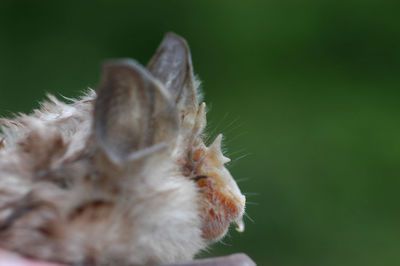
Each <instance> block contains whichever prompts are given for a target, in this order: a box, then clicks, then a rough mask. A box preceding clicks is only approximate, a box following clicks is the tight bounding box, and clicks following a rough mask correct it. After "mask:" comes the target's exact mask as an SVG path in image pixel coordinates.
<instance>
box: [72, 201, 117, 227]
mask: <svg viewBox="0 0 400 266" xmlns="http://www.w3.org/2000/svg"><path fill="white" fill-rule="evenodd" d="M113 206H114V204H113V203H111V202H107V201H104V200H94V201H91V202H87V203H84V204H82V205H80V206H78V207H77V208H76V209H75V210H74V211H73V212H72V213H71V214H70V215H69V220H70V221H78V220H84V221H85V222H88V221H89V222H96V221H97V220H99V219H101V218H102V217H105V216H108V215H109V213H110V211H111V209H112V208H113Z"/></svg>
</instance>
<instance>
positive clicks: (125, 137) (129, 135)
mask: <svg viewBox="0 0 400 266" xmlns="http://www.w3.org/2000/svg"><path fill="white" fill-rule="evenodd" d="M177 132H178V111H177V109H176V107H175V104H174V102H173V101H172V100H171V96H170V95H169V93H168V91H166V90H165V89H164V88H163V86H162V85H161V84H160V83H159V82H158V81H156V80H155V79H154V78H153V77H152V76H151V75H150V74H149V73H148V72H147V70H146V69H144V68H143V67H142V66H140V65H139V64H138V63H137V62H135V61H134V60H130V59H124V60H117V61H110V62H106V63H105V64H104V65H103V71H102V77H101V80H100V85H99V89H98V95H97V100H96V103H95V108H94V135H95V140H96V142H97V144H98V145H99V146H100V147H101V148H102V149H103V151H104V152H105V154H106V155H107V156H108V158H109V159H110V160H111V161H113V162H114V163H123V162H126V161H128V160H134V159H135V158H141V157H143V156H145V155H148V154H151V153H153V152H155V151H157V150H160V149H162V148H165V147H166V146H168V145H172V144H173V142H174V140H175V138H176V135H177Z"/></svg>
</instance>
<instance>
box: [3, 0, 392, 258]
mask: <svg viewBox="0 0 400 266" xmlns="http://www.w3.org/2000/svg"><path fill="white" fill-rule="evenodd" d="M35 2H36V3H33V1H26V2H21V1H2V2H1V4H0V110H1V111H0V114H1V115H3V116H9V115H10V114H11V113H12V112H19V111H23V112H30V111H31V110H32V108H35V107H37V106H38V104H37V102H38V101H39V100H42V99H43V98H44V95H45V93H46V92H51V93H54V94H56V95H60V94H62V95H65V96H69V97H73V96H79V95H80V94H81V91H82V90H84V89H86V88H87V87H92V88H96V84H97V82H98V78H99V66H100V63H101V62H102V61H104V60H105V59H109V58H118V57H132V58H135V59H137V60H138V61H140V62H141V63H142V64H146V63H147V61H148V60H149V59H150V57H151V56H152V54H153V52H154V50H155V49H156V47H157V46H158V44H159V43H160V41H161V39H162V37H163V35H164V33H166V32H168V31H174V32H176V33H178V34H180V35H182V36H183V37H185V38H186V39H187V41H188V42H189V44H190V46H191V50H192V57H193V63H194V68H195V71H196V73H197V74H198V75H199V77H200V78H201V80H202V81H203V86H202V87H203V90H204V92H205V100H206V102H207V103H208V106H209V107H210V112H209V114H208V118H209V126H208V129H209V132H210V135H211V138H212V136H215V135H216V134H217V133H219V132H222V133H224V135H225V136H226V141H225V147H226V150H227V154H228V155H229V156H230V157H231V158H232V159H233V162H232V163H231V164H230V166H229V168H230V170H231V172H232V174H233V176H234V177H235V178H236V179H237V180H238V182H239V185H240V187H241V188H242V190H243V191H244V192H245V193H247V195H248V201H249V204H248V206H247V214H248V216H249V217H250V218H251V219H250V218H246V227H247V228H246V231H245V232H244V233H242V234H239V233H237V232H235V231H234V230H231V232H230V234H229V236H228V237H226V238H225V239H224V240H223V243H217V244H215V245H214V246H213V247H212V248H211V249H210V250H209V251H208V252H204V253H203V254H202V255H201V256H217V255H224V254H229V253H233V252H245V253H247V254H249V255H250V256H251V257H252V258H253V259H254V260H255V261H256V262H257V263H258V264H259V265H400V255H399V250H400V212H399V192H398V190H399V188H400V179H399V170H400V104H399V99H400V75H399V71H400V16H399V10H400V9H399V8H400V6H399V5H395V4H389V3H382V2H378V1H377V2H376V3H373V2H367V1H364V2H361V1H360V3H363V4H356V3H345V2H342V3H320V2H316V1H315V2H303V3H302V4H299V3H295V2H294V1H293V2H287V3H281V1H265V2H257V1H247V2H245V1H243V2H239V1H218V2H217V1H202V2H200V1H140V2H135V1H81V2H78V1H75V2H73V1H69V2H67V1H64V2H58V1H48V2H40V1H35ZM378 3H379V4H378Z"/></svg>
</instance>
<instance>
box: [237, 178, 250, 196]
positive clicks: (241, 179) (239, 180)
mask: <svg viewBox="0 0 400 266" xmlns="http://www.w3.org/2000/svg"><path fill="white" fill-rule="evenodd" d="M248 180H250V178H248V177H244V178H238V179H235V181H236V183H240V182H244V181H248ZM245 194H246V193H245Z"/></svg>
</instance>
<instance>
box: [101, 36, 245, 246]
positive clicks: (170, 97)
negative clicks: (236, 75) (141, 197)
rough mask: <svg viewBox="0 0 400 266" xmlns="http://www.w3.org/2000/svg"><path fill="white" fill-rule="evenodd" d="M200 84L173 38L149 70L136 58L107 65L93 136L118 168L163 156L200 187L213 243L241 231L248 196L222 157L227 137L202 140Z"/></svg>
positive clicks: (205, 231) (205, 232)
mask: <svg viewBox="0 0 400 266" xmlns="http://www.w3.org/2000/svg"><path fill="white" fill-rule="evenodd" d="M197 87H198V84H197V82H196V81H195V79H194V76H193V69H192V62H191V55H190V51H189V47H188V45H187V43H186V41H185V40H184V39H182V38H181V37H179V36H177V35H175V34H173V33H169V34H167V35H166V37H165V38H164V40H163V41H162V43H161V44H160V46H159V48H158V49H157V51H156V53H155V55H154V56H153V58H152V59H151V60H150V62H149V64H148V66H147V68H146V69H144V68H142V67H141V66H140V65H139V64H137V63H136V62H134V61H132V60H119V61H112V62H109V63H106V64H105V66H104V69H103V76H102V81H101V83H100V87H99V91H98V98H97V102H96V106H95V117H94V121H95V135H96V137H97V140H98V143H100V144H101V146H102V147H103V150H104V151H106V154H107V156H108V157H109V158H111V159H112V160H113V161H114V162H117V163H118V162H123V161H126V160H131V159H132V156H133V157H140V156H147V155H149V154H153V153H154V152H156V151H165V152H164V154H166V157H167V158H168V159H172V160H174V161H175V163H176V165H177V166H178V172H179V173H180V174H181V175H182V178H186V179H188V180H191V181H192V182H194V183H195V184H196V186H197V188H198V206H199V211H200V216H201V217H200V218H201V220H202V236H203V238H204V239H205V240H207V241H214V240H217V239H220V238H221V237H222V236H223V235H224V234H225V233H226V231H227V229H228V227H229V225H230V223H231V222H236V223H237V225H238V227H237V230H239V231H243V229H244V225H243V222H242V215H243V213H244V207H245V197H244V196H243V195H242V193H241V192H240V190H239V188H238V186H237V184H236V182H235V181H234V179H233V178H232V176H231V175H230V173H229V171H228V170H227V169H226V168H225V166H224V164H225V163H227V162H229V159H228V158H226V157H224V156H223V155H222V152H221V141H222V135H219V136H218V137H217V138H216V139H215V141H214V142H213V143H212V144H211V145H210V146H209V147H207V146H206V145H205V144H204V142H203V137H204V135H203V131H204V129H205V126H206V106H205V103H199V98H198V92H197ZM124 106H127V107H126V108H124ZM127 124H129V125H130V126H129V127H127V126H126V125H127ZM132 125H133V126H132ZM132 150H136V151H138V152H135V153H133V155H132V154H131V151H132Z"/></svg>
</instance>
